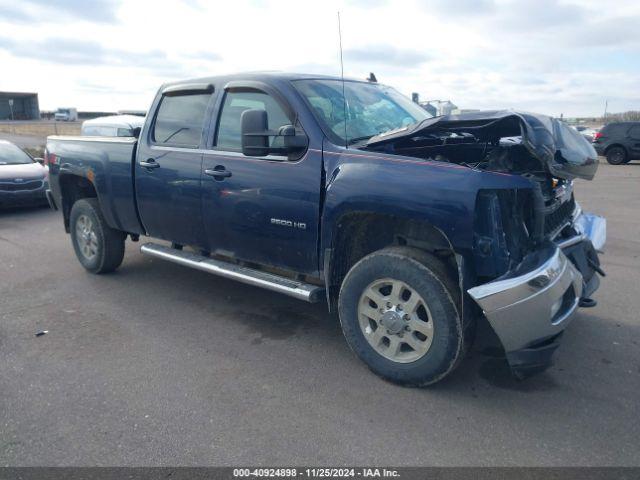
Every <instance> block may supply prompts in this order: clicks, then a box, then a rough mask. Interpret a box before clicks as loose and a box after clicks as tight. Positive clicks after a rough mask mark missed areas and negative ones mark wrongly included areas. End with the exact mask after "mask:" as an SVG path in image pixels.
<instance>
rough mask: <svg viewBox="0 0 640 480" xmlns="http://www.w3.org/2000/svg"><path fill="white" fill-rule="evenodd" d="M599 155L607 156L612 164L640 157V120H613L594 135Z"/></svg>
mask: <svg viewBox="0 0 640 480" xmlns="http://www.w3.org/2000/svg"><path fill="white" fill-rule="evenodd" d="M593 146H594V148H595V149H596V152H598V155H604V156H605V157H607V162H609V163H610V164H611V165H621V164H623V163H628V162H630V161H631V160H639V159H640V122H612V123H608V124H606V125H605V126H604V127H602V129H601V130H600V131H599V132H598V133H596V134H595V136H594V137H593Z"/></svg>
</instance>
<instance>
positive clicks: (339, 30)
mask: <svg viewBox="0 0 640 480" xmlns="http://www.w3.org/2000/svg"><path fill="white" fill-rule="evenodd" d="M338 41H339V43H340V78H341V79H342V110H343V115H344V148H349V139H348V138H347V97H346V96H345V94H344V62H343V60H342V27H341V25H340V10H338Z"/></svg>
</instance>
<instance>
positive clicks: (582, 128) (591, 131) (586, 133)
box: [573, 125, 598, 142]
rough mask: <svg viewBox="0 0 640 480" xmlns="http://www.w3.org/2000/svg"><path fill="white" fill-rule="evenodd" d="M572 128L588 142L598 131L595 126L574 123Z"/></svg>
mask: <svg viewBox="0 0 640 480" xmlns="http://www.w3.org/2000/svg"><path fill="white" fill-rule="evenodd" d="M573 128H574V129H575V130H576V131H577V132H578V133H579V134H580V135H582V136H583V137H584V138H586V139H587V140H589V141H590V142H592V141H593V137H595V135H596V133H598V131H597V130H596V129H595V128H591V127H587V126H586V125H575V126H574V127H573Z"/></svg>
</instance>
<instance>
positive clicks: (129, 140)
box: [47, 136, 143, 233]
mask: <svg viewBox="0 0 640 480" xmlns="http://www.w3.org/2000/svg"><path fill="white" fill-rule="evenodd" d="M136 147H137V140H136V139H135V138H133V137H81V136H50V137H48V138H47V152H48V154H49V155H51V154H53V155H55V157H54V158H55V162H54V163H52V164H50V165H49V175H50V183H51V190H52V193H53V195H54V197H55V198H56V200H58V201H59V204H62V202H61V190H60V183H61V182H63V181H64V178H65V176H66V175H75V176H80V177H84V178H86V179H88V180H89V181H90V182H91V183H92V184H93V185H94V187H95V189H96V192H97V194H98V200H99V202H100V206H101V209H102V212H103V214H104V217H105V220H106V221H107V223H108V224H109V225H110V226H111V227H113V228H116V229H118V230H121V231H124V232H130V233H142V231H143V229H142V225H141V224H140V220H139V218H138V213H137V209H136V202H135V184H134V176H133V175H134V174H133V166H134V163H133V162H134V160H135V154H136Z"/></svg>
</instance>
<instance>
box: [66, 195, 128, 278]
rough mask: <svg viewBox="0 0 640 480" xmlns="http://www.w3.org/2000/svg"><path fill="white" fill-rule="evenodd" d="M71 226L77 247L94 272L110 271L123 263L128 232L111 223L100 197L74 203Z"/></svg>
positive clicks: (87, 266)
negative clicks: (116, 227) (114, 226)
mask: <svg viewBox="0 0 640 480" xmlns="http://www.w3.org/2000/svg"><path fill="white" fill-rule="evenodd" d="M69 226H70V230H71V243H72V244H73V249H74V250H75V252H76V257H78V260H79V261H80V263H81V264H82V266H83V267H84V268H86V269H87V270H88V271H90V272H91V273H108V272H112V271H114V270H115V269H116V268H118V267H119V266H120V264H121V263H122V259H123V258H124V240H125V238H126V235H125V234H124V233H123V232H120V231H119V230H114V229H113V228H111V227H109V225H107V223H106V222H105V220H104V217H103V216H102V212H101V210H100V205H99V204H98V199H96V198H83V199H81V200H78V201H77V202H76V203H74V204H73V207H71V215H70V218H69Z"/></svg>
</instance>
